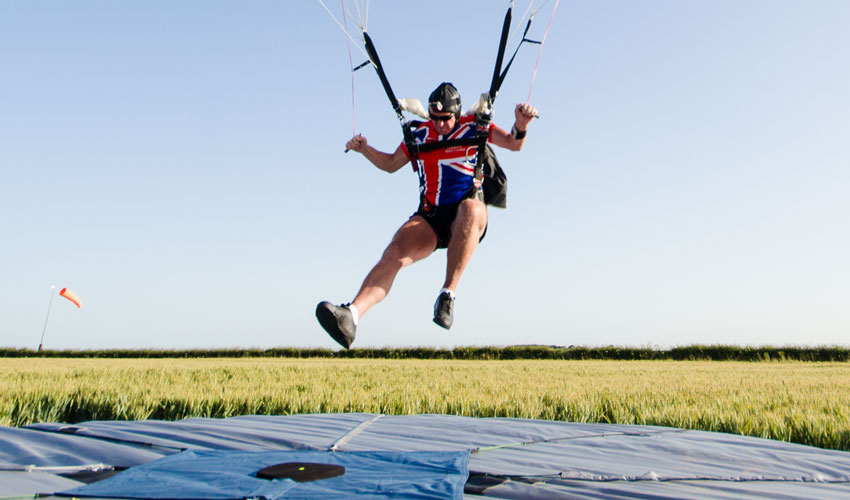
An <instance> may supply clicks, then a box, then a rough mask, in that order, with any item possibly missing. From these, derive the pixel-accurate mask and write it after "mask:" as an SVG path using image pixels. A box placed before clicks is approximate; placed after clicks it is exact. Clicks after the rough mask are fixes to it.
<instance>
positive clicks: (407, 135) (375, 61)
mask: <svg viewBox="0 0 850 500" xmlns="http://www.w3.org/2000/svg"><path fill="white" fill-rule="evenodd" d="M363 43H364V44H365V46H366V52H367V53H368V54H369V59H370V60H371V61H372V66H374V67H375V72H376V73H377V74H378V79H379V80H380V81H381V85H382V86H383V87H384V92H386V94H387V98H388V99H389V100H390V104H392V106H393V110H394V111H395V113H396V116H397V117H398V121H399V123H400V124H401V130H402V134H403V136H404V144H405V146H407V149H408V152H409V153H410V162H411V164H413V166H414V167H415V166H416V162H417V160H418V158H419V155H418V152H417V149H416V144H415V141H414V140H413V133H412V132H411V131H410V122H408V120H407V118H405V117H404V114H403V113H402V106H401V103H400V102H399V100H398V99H397V98H396V96H395V93H394V92H393V88H392V86H390V81H389V80H388V79H387V74H386V72H384V66H383V64H381V58H380V57H378V51H377V50H376V49H375V44H374V43H373V42H372V37H370V36H369V34H368V33H366V31H363Z"/></svg>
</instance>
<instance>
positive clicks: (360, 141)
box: [345, 134, 368, 153]
mask: <svg viewBox="0 0 850 500" xmlns="http://www.w3.org/2000/svg"><path fill="white" fill-rule="evenodd" d="M367 145H368V144H367V142H366V138H365V137H363V136H362V135H360V134H357V135H355V136H354V137H352V138H351V140H349V141H348V142H346V143H345V149H347V150H349V151H357V152H358V153H362V152H363V151H364V150H365V149H366V146H367Z"/></svg>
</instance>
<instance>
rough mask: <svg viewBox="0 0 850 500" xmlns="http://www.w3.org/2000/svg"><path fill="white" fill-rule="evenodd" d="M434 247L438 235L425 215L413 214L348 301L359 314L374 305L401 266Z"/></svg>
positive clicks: (425, 253)
mask: <svg viewBox="0 0 850 500" xmlns="http://www.w3.org/2000/svg"><path fill="white" fill-rule="evenodd" d="M436 247H437V236H436V235H435V234H434V230H433V229H431V226H429V225H428V223H427V222H425V219H423V218H422V217H420V216H418V215H416V216H413V217H411V218H410V219H409V220H408V221H407V222H405V223H404V224H403V225H402V226H401V228H399V230H398V231H396V233H395V236H393V239H392V241H391V242H390V244H389V246H387V248H386V250H384V254H383V255H382V256H381V260H379V261H378V263H377V264H375V267H373V268H372V270H371V271H369V274H368V275H366V279H364V280H363V285H361V286H360V291H359V292H357V296H356V297H355V298H354V301H353V302H352V303H351V304H352V305H353V306H354V307H356V308H357V312H358V314H359V315H360V316H363V314H365V313H366V311H368V310H369V309H370V308H371V307H372V306H373V305H375V304H377V303H378V302H380V301H382V300H384V298H385V297H386V296H387V294H388V293H389V291H390V288H391V287H392V285H393V281H395V277H396V275H397V274H398V272H399V271H401V269H402V268H403V267H406V266H409V265H410V264H413V263H414V262H416V261H418V260H422V259H424V258H425V257H427V256H429V255H431V254H432V253H433V252H434V249H435V248H436Z"/></svg>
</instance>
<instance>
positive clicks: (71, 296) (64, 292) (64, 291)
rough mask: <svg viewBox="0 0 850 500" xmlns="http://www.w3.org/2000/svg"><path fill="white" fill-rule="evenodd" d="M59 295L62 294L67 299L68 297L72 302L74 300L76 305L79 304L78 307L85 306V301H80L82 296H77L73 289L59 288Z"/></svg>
mask: <svg viewBox="0 0 850 500" xmlns="http://www.w3.org/2000/svg"><path fill="white" fill-rule="evenodd" d="M59 295H61V296H63V297H65V298H66V299H68V300H70V301H71V302H73V303H74V305H76V306H77V308H82V307H83V303H82V302H80V298H79V297H77V296H76V295H75V294H74V292H72V291H71V290H68V289H67V288H63V289H61V290H59Z"/></svg>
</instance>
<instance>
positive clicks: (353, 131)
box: [339, 0, 357, 137]
mask: <svg viewBox="0 0 850 500" xmlns="http://www.w3.org/2000/svg"><path fill="white" fill-rule="evenodd" d="M339 3H340V4H341V5H342V11H343V12H345V0H339ZM342 21H343V23H345V16H343V18H342ZM345 28H346V30H345V31H346V32H348V24H346V25H345ZM345 46H346V47H347V48H348V65H349V66H350V67H351V136H352V137H354V136H355V135H357V122H356V119H355V116H356V115H355V112H354V71H355V70H354V60H353V59H352V58H351V41H350V40H349V39H348V37H346V38H345Z"/></svg>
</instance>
